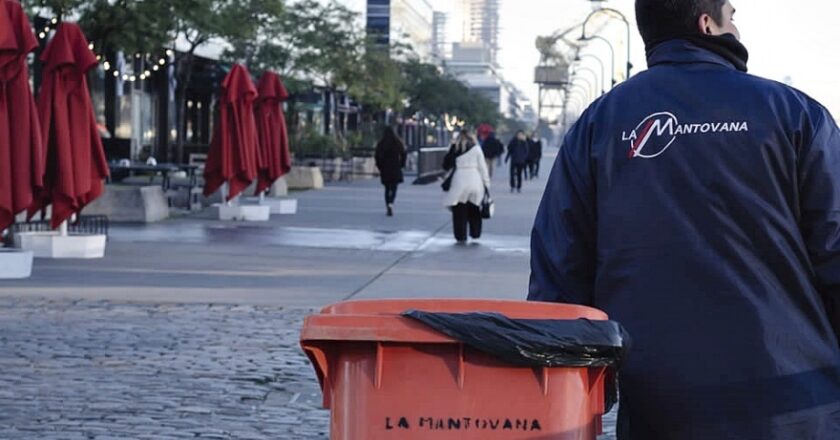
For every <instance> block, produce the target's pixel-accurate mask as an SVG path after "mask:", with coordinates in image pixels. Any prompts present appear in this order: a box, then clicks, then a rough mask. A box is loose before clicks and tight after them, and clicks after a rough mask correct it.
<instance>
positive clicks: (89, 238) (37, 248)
mask: <svg viewBox="0 0 840 440" xmlns="http://www.w3.org/2000/svg"><path fill="white" fill-rule="evenodd" d="M107 239H108V238H107V236H105V235H61V234H60V233H59V232H57V231H49V232H23V233H20V234H16V235H15V247H16V248H18V249H22V250H24V251H29V252H32V254H33V255H34V256H35V258H55V259H64V258H78V259H96V258H104V257H105V244H106V242H107Z"/></svg>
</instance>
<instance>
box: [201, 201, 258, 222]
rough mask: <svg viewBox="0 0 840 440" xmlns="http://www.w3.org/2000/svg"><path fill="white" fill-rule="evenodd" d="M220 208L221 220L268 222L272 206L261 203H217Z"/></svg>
mask: <svg viewBox="0 0 840 440" xmlns="http://www.w3.org/2000/svg"><path fill="white" fill-rule="evenodd" d="M215 206H216V207H217V208H218V209H219V220H224V221H244V222H267V221H268V219H269V218H270V217H271V208H270V207H268V206H260V205H230V206H228V205H227V204H219V205H215Z"/></svg>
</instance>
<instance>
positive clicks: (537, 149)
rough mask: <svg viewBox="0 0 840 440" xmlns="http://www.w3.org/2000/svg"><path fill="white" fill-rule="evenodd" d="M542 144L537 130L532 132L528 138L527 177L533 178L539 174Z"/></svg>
mask: <svg viewBox="0 0 840 440" xmlns="http://www.w3.org/2000/svg"><path fill="white" fill-rule="evenodd" d="M542 155H543V144H542V139H540V136H539V134H537V132H536V131H535V132H533V133H532V134H531V137H530V138H529V139H528V179H530V180H534V179H536V178H537V177H539V176H540V161H542Z"/></svg>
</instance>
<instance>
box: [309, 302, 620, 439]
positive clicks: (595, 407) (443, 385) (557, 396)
mask: <svg viewBox="0 0 840 440" xmlns="http://www.w3.org/2000/svg"><path fill="white" fill-rule="evenodd" d="M409 310H422V311H424V312H435V313H471V312H478V311H480V312H496V313H500V314H502V315H504V316H506V317H508V318H511V319H550V320H574V319H580V318H585V319H589V320H593V321H602V320H607V319H608V318H607V315H606V314H605V313H604V312H601V311H599V310H596V309H592V308H588V307H582V306H572V305H560V304H546V303H533V302H516V301H470V300H388V301H356V302H347V303H342V304H337V305H334V306H330V307H327V308H325V309H323V310H322V311H321V313H320V314H317V315H313V316H310V317H308V318H307V319H306V321H305V323H304V327H303V331H302V334H301V345H302V347H303V350H304V351H305V352H306V354H307V356H308V357H309V359H310V360H311V361H312V363H313V365H314V367H315V371H316V373H317V376H318V380H319V381H320V384H321V389H322V391H323V396H324V407H325V408H328V409H330V410H331V417H330V439H331V440H380V439H383V440H385V439H395V440H421V439H422V440H430V439H440V440H455V439H458V440H494V439H504V440H594V439H595V438H596V436H597V435H598V434H600V433H601V417H602V416H603V415H604V412H605V409H606V408H605V382H606V380H607V379H608V376H611V374H612V372H611V371H608V370H609V369H608V367H593V368H569V367H545V368H543V367H539V368H529V367H521V366H512V365H509V364H507V363H505V362H504V361H502V360H500V359H498V358H496V357H494V356H492V355H490V354H486V353H483V352H479V351H476V350H474V349H472V348H470V347H468V346H465V345H464V344H463V343H460V342H459V341H456V340H454V339H452V338H450V337H448V336H445V335H443V334H441V333H438V332H437V331H435V330H433V329H431V328H429V327H426V326H425V325H423V324H421V323H420V322H417V321H414V320H412V319H409V318H405V317H402V316H401V314H402V313H404V312H406V311H409Z"/></svg>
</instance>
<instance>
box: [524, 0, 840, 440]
mask: <svg viewBox="0 0 840 440" xmlns="http://www.w3.org/2000/svg"><path fill="white" fill-rule="evenodd" d="M734 14H735V8H734V7H733V5H732V4H731V3H730V2H729V1H728V0H636V15H637V21H638V25H639V30H640V31H641V34H642V38H643V39H644V41H645V43H646V45H647V57H648V65H649V66H650V69H649V70H647V71H646V72H643V73H640V74H638V75H636V76H635V77H633V78H632V79H630V80H629V81H627V82H625V83H624V84H622V85H620V86H618V87H616V88H615V90H613V91H612V92H610V93H609V94H607V95H606V96H604V97H602V98H600V99H598V100H597V101H596V102H594V103H593V104H592V105H591V106H590V107H589V108H588V109H587V110H586V111H585V112H584V113H583V115H582V116H581V118H580V119H579V120H578V121H577V123H576V124H575V125H574V127H573V128H572V129H571V131H570V132H569V134H568V135H567V137H566V139H565V143H564V145H563V147H562V149H561V150H560V153H559V156H558V158H557V161H556V163H555V165H554V169H553V170H552V172H551V176H550V180H549V182H548V185H547V188H546V192H545V195H544V197H543V201H542V204H541V206H540V209H539V213H538V214H537V219H536V222H535V225H534V230H533V239H532V260H531V267H532V273H531V286H530V295H529V298H530V299H531V300H534V301H549V302H563V303H575V304H585V305H591V306H595V307H598V308H601V309H603V310H604V311H606V312H607V313H608V314H609V315H610V317H611V318H612V319H615V320H617V321H619V322H621V323H622V324H623V325H624V326H625V327H626V328H627V330H628V331H629V332H630V334H631V336H632V338H633V347H632V349H631V352H630V354H629V356H628V357H627V359H626V362H625V363H624V365H623V367H622V371H621V373H620V374H621V378H620V386H621V392H620V396H621V397H620V399H621V403H620V414H619V426H618V436H619V439H621V440H681V439H692V440H719V439H744V440H745V439H762V440H770V439H772V440H795V439H809V440H837V439H840V345H838V331H840V130H838V127H837V125H836V124H835V122H834V118H833V117H832V116H831V115H830V114H829V112H828V111H827V110H826V109H825V108H824V107H823V106H822V105H820V104H819V103H818V102H817V101H815V100H813V99H811V98H810V97H808V96H807V95H805V94H804V93H802V92H800V91H798V90H794V89H792V88H790V87H788V86H786V85H784V84H780V83H777V82H773V81H769V80H766V79H762V78H758V77H755V76H751V75H748V74H747V73H746V72H747V60H748V52H747V49H746V48H745V47H744V46H743V45H742V44H741V43H740V42H739V39H740V35H739V32H738V29H737V28H736V27H735V24H734V23H733V16H734Z"/></svg>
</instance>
